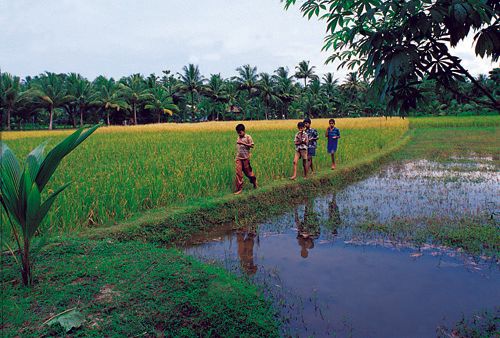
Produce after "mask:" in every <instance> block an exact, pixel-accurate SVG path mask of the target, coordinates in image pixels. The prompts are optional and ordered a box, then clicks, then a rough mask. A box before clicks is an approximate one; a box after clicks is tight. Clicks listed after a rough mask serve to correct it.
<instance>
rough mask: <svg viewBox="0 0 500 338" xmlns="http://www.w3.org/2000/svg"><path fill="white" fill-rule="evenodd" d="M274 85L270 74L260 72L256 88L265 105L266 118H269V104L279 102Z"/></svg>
mask: <svg viewBox="0 0 500 338" xmlns="http://www.w3.org/2000/svg"><path fill="white" fill-rule="evenodd" d="M274 86H275V83H274V80H273V78H272V77H271V75H269V74H268V73H260V79H259V81H258V82H257V88H258V89H259V93H260V97H261V99H262V102H263V103H264V106H265V116H266V120H268V119H269V108H270V107H271V105H275V104H277V103H278V102H280V98H279V97H278V95H277V94H276V91H275V88H274Z"/></svg>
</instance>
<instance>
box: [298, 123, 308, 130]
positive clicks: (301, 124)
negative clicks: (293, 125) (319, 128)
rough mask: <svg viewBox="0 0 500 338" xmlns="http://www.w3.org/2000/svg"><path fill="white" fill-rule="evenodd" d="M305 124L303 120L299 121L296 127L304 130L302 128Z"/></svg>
mask: <svg viewBox="0 0 500 338" xmlns="http://www.w3.org/2000/svg"><path fill="white" fill-rule="evenodd" d="M305 127H306V126H305V125H304V122H299V123H297V128H298V129H299V130H300V131H304V128H305Z"/></svg>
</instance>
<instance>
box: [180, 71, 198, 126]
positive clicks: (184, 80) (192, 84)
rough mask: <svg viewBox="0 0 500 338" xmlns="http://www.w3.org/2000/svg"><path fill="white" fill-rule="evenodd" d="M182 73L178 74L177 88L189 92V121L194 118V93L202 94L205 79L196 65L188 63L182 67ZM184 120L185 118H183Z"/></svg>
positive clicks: (182, 91)
mask: <svg viewBox="0 0 500 338" xmlns="http://www.w3.org/2000/svg"><path fill="white" fill-rule="evenodd" d="M182 71H183V74H179V76H180V80H181V83H180V84H179V86H178V90H179V91H180V92H181V93H189V94H190V98H191V107H190V108H191V121H194V120H195V111H196V106H195V99H196V95H200V94H202V92H203V91H204V90H205V86H204V83H205V79H204V78H203V76H202V75H201V73H200V68H199V67H198V66H197V65H194V64H192V63H190V64H189V65H187V66H184V67H183V68H182ZM184 120H185V118H184Z"/></svg>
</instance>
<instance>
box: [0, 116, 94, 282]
mask: <svg viewBox="0 0 500 338" xmlns="http://www.w3.org/2000/svg"><path fill="white" fill-rule="evenodd" d="M98 127H99V125H96V126H94V127H92V128H90V129H89V130H87V131H85V132H84V133H82V131H83V128H82V129H78V130H77V131H76V132H74V133H73V134H71V135H70V136H68V137H67V138H66V139H64V140H63V141H62V142H60V143H59V144H58V145H57V146H55V147H54V148H53V149H52V150H51V151H50V152H49V153H48V154H47V156H44V154H43V153H44V149H45V146H46V142H44V143H42V144H40V145H39V146H38V147H36V148H35V149H33V150H32V151H31V152H30V153H29V154H28V156H27V158H26V162H25V164H24V166H23V167H21V166H20V164H19V161H18V160H17V158H16V156H15V155H14V153H13V152H12V151H11V150H10V148H9V147H8V146H7V145H6V144H5V143H3V142H1V143H0V146H1V152H0V178H1V185H0V191H1V195H0V202H1V204H2V206H3V208H4V210H5V212H6V214H7V217H8V219H9V223H10V225H11V227H12V234H13V236H14V238H15V242H16V244H17V247H18V254H19V256H20V259H21V264H20V265H21V276H22V280H23V284H24V285H31V283H32V278H31V277H32V276H31V259H30V243H31V239H32V237H33V236H34V235H35V233H36V231H37V229H38V227H39V226H40V224H41V223H42V221H43V219H44V218H45V216H46V215H47V213H48V211H49V210H50V208H51V206H52V204H53V203H54V201H55V199H56V197H57V196H58V195H59V194H60V193H61V192H62V191H63V190H64V189H66V188H67V187H68V185H69V184H70V183H65V184H63V185H62V186H60V187H59V188H57V189H55V190H54V191H52V192H51V193H50V194H49V196H48V197H47V198H46V199H45V201H44V202H42V193H43V190H44V188H45V186H46V185H47V183H48V182H49V180H50V178H51V177H52V175H53V174H54V172H55V170H56V169H57V167H58V166H59V163H61V160H62V159H63V158H64V157H65V156H66V155H68V154H69V153H70V152H71V151H72V150H73V149H75V148H76V147H77V146H78V145H79V144H80V143H82V142H83V141H84V140H85V139H86V138H87V137H89V136H90V135H91V134H92V133H93V132H94V131H95V130H96V129H97V128H98Z"/></svg>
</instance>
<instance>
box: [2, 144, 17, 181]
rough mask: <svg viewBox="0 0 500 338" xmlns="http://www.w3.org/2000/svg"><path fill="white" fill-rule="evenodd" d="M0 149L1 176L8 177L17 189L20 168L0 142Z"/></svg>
mask: <svg viewBox="0 0 500 338" xmlns="http://www.w3.org/2000/svg"><path fill="white" fill-rule="evenodd" d="M0 148H1V152H0V169H1V172H2V176H3V175H4V174H5V175H8V176H9V177H10V178H11V179H12V182H13V184H14V186H15V187H17V185H18V184H19V180H20V177H21V166H20V165H19V162H18V161H17V158H16V156H15V155H14V153H13V152H12V150H10V148H9V147H8V146H7V144H5V143H4V142H2V141H0Z"/></svg>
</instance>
